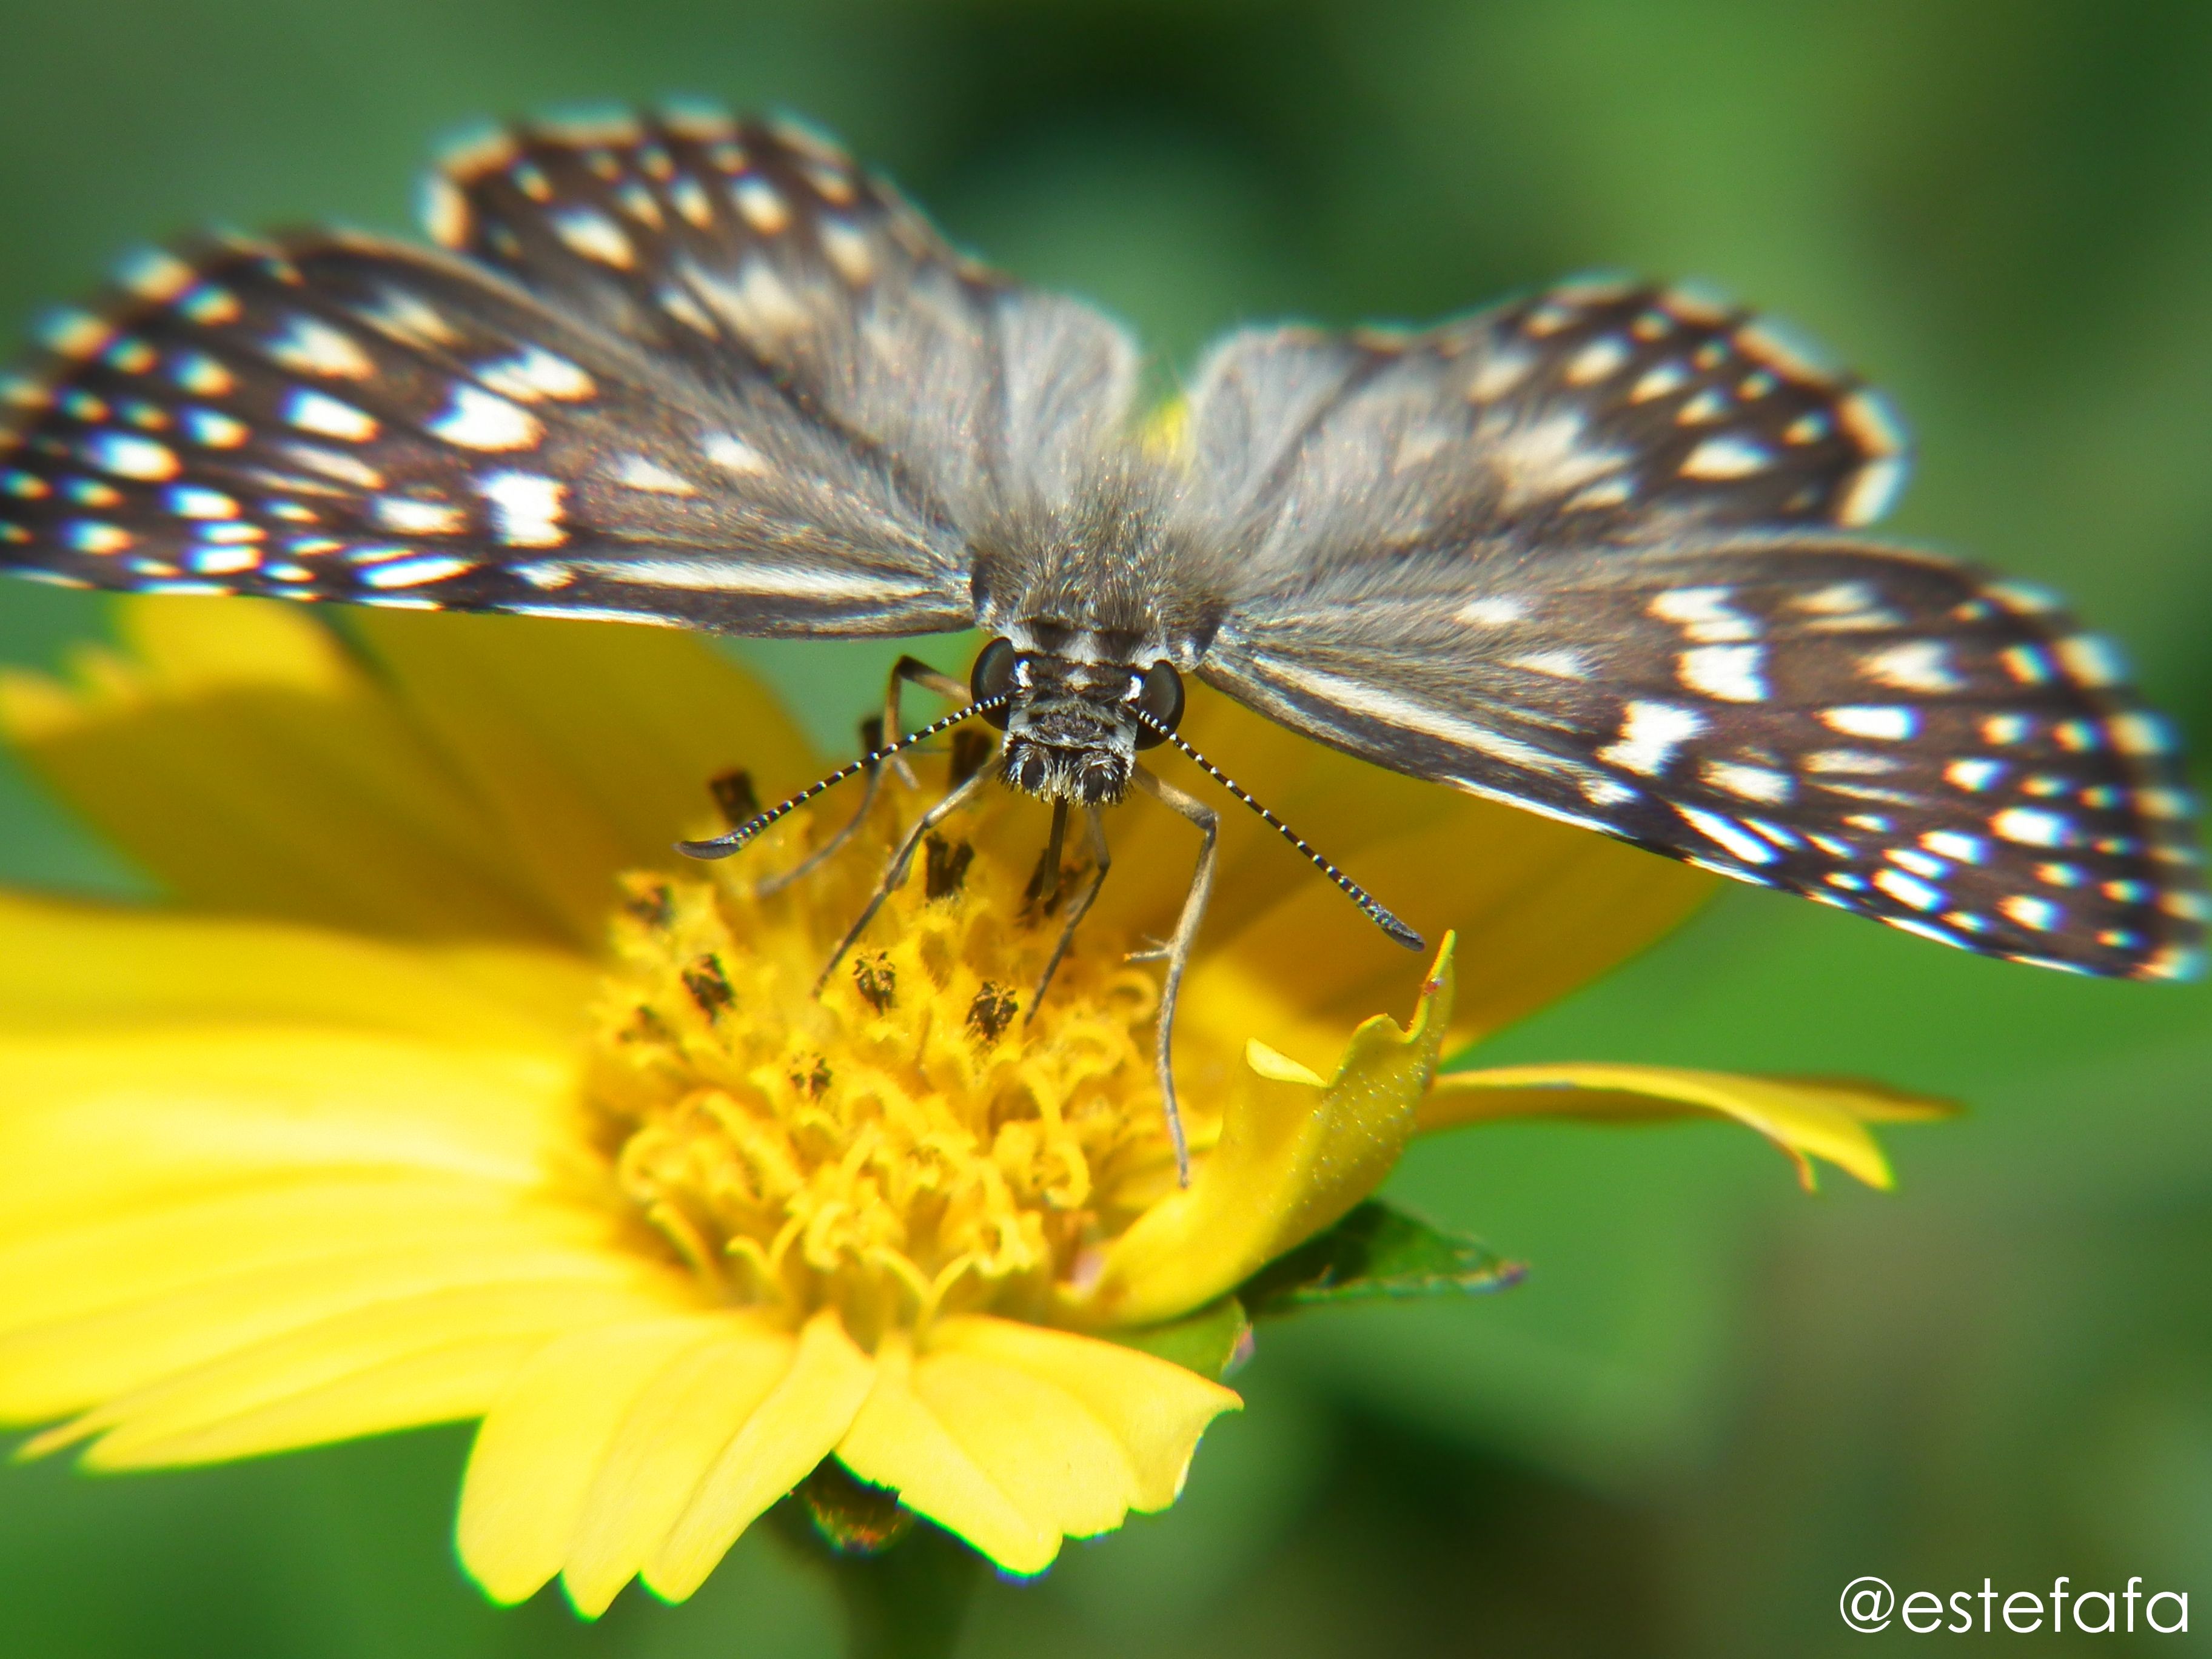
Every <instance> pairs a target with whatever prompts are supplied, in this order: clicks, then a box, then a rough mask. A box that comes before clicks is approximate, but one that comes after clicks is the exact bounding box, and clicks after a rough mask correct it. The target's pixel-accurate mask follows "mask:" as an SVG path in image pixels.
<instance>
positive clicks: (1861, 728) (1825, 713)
mask: <svg viewBox="0 0 2212 1659" xmlns="http://www.w3.org/2000/svg"><path fill="white" fill-rule="evenodd" d="M1820 724H1821V725H1823V726H1826V727H1827V728H1828V729H1829V730H1831V731H1832V732H1844V733H1845V734H1847V735H1849V736H1850V737H1854V738H1879V739H1881V741H1883V742H1886V743H1903V742H1904V741H1905V739H1906V738H1910V737H1911V735H1912V734H1913V733H1914V732H1917V730H1919V727H1920V722H1919V717H1918V716H1917V715H1916V714H1914V713H1913V712H1912V711H1911V709H1910V708H1866V707H1859V706H1845V707H1843V708H1824V709H1822V710H1821V711H1820Z"/></svg>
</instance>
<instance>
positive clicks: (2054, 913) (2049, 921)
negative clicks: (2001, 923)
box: [1997, 893, 2065, 933]
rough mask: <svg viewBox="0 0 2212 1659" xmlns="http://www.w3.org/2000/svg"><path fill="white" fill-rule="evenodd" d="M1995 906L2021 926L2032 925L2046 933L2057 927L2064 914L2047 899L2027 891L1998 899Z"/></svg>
mask: <svg viewBox="0 0 2212 1659" xmlns="http://www.w3.org/2000/svg"><path fill="white" fill-rule="evenodd" d="M1997 908H1998V909H2000V910H2002V911H2003V912H2004V913H2005V915H2008V916H2010V917H2011V918H2012V919H2013V920H2014V921H2016V922H2018V923H2019V924H2020V925H2021V927H2032V928H2033V929H2034V930H2035V931H2036V932H2037V933H2049V932H2050V931H2051V929H2052V928H2054V927H2057V926H2058V923H2059V921H2060V920H2061V919H2062V918H2063V916H2064V915H2065V912H2064V911H2063V910H2061V909H2060V908H2058V907H2057V905H2055V904H2053V903H2052V902H2051V901H2050V900H2049V899H2047V898H2038V897H2035V896H2033V895H2032V894H2027V893H2013V894H2009V895H2008V896H2005V897H2003V898H2001V899H1999V900H1998V901H1997Z"/></svg>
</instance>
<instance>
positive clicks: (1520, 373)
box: [1467, 349, 1536, 404]
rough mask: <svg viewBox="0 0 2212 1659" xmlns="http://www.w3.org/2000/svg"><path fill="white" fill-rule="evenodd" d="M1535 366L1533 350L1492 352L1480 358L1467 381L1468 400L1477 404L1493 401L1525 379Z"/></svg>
mask: <svg viewBox="0 0 2212 1659" xmlns="http://www.w3.org/2000/svg"><path fill="white" fill-rule="evenodd" d="M1535 367H1536V354H1535V353H1534V352H1533V351H1521V350H1514V349H1508V350H1504V351H1496V352H1492V354H1491V355H1490V356H1487V357H1485V358H1484V359H1483V360H1482V362H1481V364H1480V367H1479V368H1476V370H1475V371H1474V379H1473V380H1470V381H1469V382H1468V388H1467V395H1468V401H1469V402H1470V403H1478V404H1486V403H1491V402H1493V401H1495V400H1496V399H1498V398H1502V397H1504V395H1505V394H1506V393H1507V392H1510V391H1512V390H1513V388H1514V387H1515V386H1519V385H1520V384H1521V382H1522V381H1523V380H1527V379H1528V373H1529V371H1530V370H1531V369H1533V368H1535Z"/></svg>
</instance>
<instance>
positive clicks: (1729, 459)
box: [1682, 437, 1773, 478]
mask: <svg viewBox="0 0 2212 1659" xmlns="http://www.w3.org/2000/svg"><path fill="white" fill-rule="evenodd" d="M1772 460H1773V457H1772V456H1771V455H1769V454H1768V453H1766V450H1765V447H1764V446H1763V445H1759V444H1755V443H1753V442H1752V441H1750V440H1749V439H1748V438H1735V437H1726V438H1708V439H1706V440H1705V442H1703V443H1701V444H1699V446H1698V447H1696V448H1695V449H1693V450H1692V451H1691V452H1690V454H1689V459H1686V460H1685V461H1684V462H1683V463H1682V476H1683V477H1686V478H1747V477H1750V476H1751V475H1752V474H1753V473H1754V472H1763V471H1765V470H1766V468H1767V466H1768V465H1770V464H1771V462H1772Z"/></svg>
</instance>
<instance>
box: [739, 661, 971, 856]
mask: <svg viewBox="0 0 2212 1659" xmlns="http://www.w3.org/2000/svg"><path fill="white" fill-rule="evenodd" d="M908 684H914V685H919V686H921V688H922V689H923V690H928V691H934V692H936V693H937V694H938V695H939V696H945V697H964V696H967V695H968V688H967V687H966V686H964V685H963V684H961V683H960V682H959V681H958V680H956V679H954V678H952V676H951V675H950V674H940V673H939V672H938V671H936V670H935V669H934V668H932V667H931V666H930V665H928V664H927V663H926V662H923V661H922V660H921V659H919V658H917V657H901V658H900V659H898V661H897V662H896V663H895V664H894V665H892V667H891V675H890V684H888V685H886V686H885V687H884V713H883V718H882V719H881V720H878V719H877V718H876V717H875V716H874V715H870V716H869V717H868V718H867V719H866V720H862V721H861V722H860V751H861V752H862V753H863V754H866V753H869V752H871V751H872V750H877V749H880V748H881V747H882V746H883V744H884V738H886V737H890V738H896V737H897V736H898V735H899V734H900V732H901V731H902V729H903V728H902V725H901V722H900V720H899V692H900V690H901V689H902V687H903V686H905V685H908ZM890 765H891V767H892V769H894V770H895V771H896V772H897V774H898V775H899V781H901V782H902V783H904V784H906V785H908V787H914V786H915V775H914V773H913V772H912V771H911V770H910V769H908V766H907V763H906V759H905V757H903V756H902V757H898V758H897V759H895V760H893V761H892V762H891V763H890ZM882 786H883V768H882V767H880V766H872V767H870V768H869V769H868V776H867V781H866V783H864V784H863V785H862V786H861V788H860V805H859V806H857V807H855V808H854V811H853V816H852V817H849V818H848V819H847V820H846V821H845V824H844V827H843V828H842V829H839V830H838V831H837V833H836V835H834V836H830V837H829V840H827V841H825V842H823V843H822V845H821V846H819V847H817V848H815V849H814V850H813V851H812V852H811V853H809V854H807V855H806V856H805V858H803V859H801V860H799V862H798V863H796V864H794V865H793V866H791V868H790V869H788V870H786V871H783V872H781V873H780V874H777V875H773V876H763V878H761V879H760V880H759V881H758V882H757V883H756V884H754V887H753V894H754V896H755V897H757V898H767V897H769V896H771V895H772V894H775V893H781V891H782V890H784V889H785V888H787V887H788V886H790V885H791V884H792V883H793V882H795V881H799V880H801V879H803V878H805V877H806V876H808V875H810V874H811V873H812V872H814V871H816V870H818V869H820V868H821V867H822V866H823V864H824V863H826V862H827V861H828V860H830V859H832V858H835V857H836V855H837V854H838V853H839V851H841V850H842V848H843V847H844V845H845V843H846V842H849V841H850V840H852V839H853V837H854V836H856V835H858V834H859V833H860V826H861V825H862V824H863V823H866V822H867V821H868V814H869V812H870V811H872V810H873V808H874V806H875V804H876V792H877V791H878V789H879V788H881V787H882Z"/></svg>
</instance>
